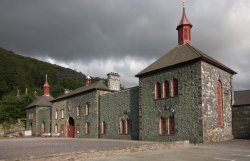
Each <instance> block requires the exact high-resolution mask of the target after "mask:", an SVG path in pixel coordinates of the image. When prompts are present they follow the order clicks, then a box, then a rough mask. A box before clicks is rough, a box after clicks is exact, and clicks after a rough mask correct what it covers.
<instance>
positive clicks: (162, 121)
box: [159, 117, 164, 135]
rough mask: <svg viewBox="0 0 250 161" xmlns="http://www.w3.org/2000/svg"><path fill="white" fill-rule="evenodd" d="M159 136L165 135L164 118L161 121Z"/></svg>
mask: <svg viewBox="0 0 250 161" xmlns="http://www.w3.org/2000/svg"><path fill="white" fill-rule="evenodd" d="M159 135H164V118H163V117H160V121H159Z"/></svg>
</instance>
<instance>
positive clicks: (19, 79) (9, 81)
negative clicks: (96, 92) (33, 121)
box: [0, 48, 100, 123]
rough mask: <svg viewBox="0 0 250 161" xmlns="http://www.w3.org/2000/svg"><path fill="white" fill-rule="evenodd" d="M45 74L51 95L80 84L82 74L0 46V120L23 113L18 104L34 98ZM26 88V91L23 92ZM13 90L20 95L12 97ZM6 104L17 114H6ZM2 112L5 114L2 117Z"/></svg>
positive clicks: (41, 87) (39, 89) (28, 101)
mask: <svg viewBox="0 0 250 161" xmlns="http://www.w3.org/2000/svg"><path fill="white" fill-rule="evenodd" d="M45 74H48V82H49V84H50V87H51V90H50V91H51V95H52V96H53V97H58V96H59V95H61V94H63V92H64V89H71V90H72V89H75V88H78V87H80V86H83V85H84V81H83V78H84V77H85V75H84V74H82V73H80V72H76V71H74V70H72V69H69V68H64V67H61V66H58V65H54V64H50V63H47V62H43V61H39V60H37V59H34V58H29V57H24V56H21V55H17V54H15V53H14V52H12V51H8V50H6V49H3V48H0V123H1V121H3V120H5V119H6V118H8V117H10V118H18V117H25V115H24V114H25V113H24V109H20V108H23V106H26V105H27V104H29V103H30V102H31V101H32V100H33V99H35V93H37V95H41V94H42V91H43V84H44V81H45ZM97 80H100V78H93V82H95V81H97ZM26 88H27V91H28V94H27V95H25V93H26V92H25V91H26ZM17 90H19V93H20V98H16V95H17ZM27 97H28V98H27ZM16 99H18V100H16ZM20 101H21V102H20ZM22 101H24V102H22ZM14 102H17V104H18V105H15V103H14ZM20 104H22V106H20ZM17 106H18V107H17ZM9 108H12V109H14V108H18V111H19V112H18V113H19V114H18V115H17V116H11V115H9V114H8V111H9V110H10V109H9ZM16 113H17V112H16ZM3 115H6V116H5V118H3Z"/></svg>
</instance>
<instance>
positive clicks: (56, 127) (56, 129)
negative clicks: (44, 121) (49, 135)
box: [55, 124, 58, 133]
mask: <svg viewBox="0 0 250 161" xmlns="http://www.w3.org/2000/svg"><path fill="white" fill-rule="evenodd" d="M55 133H58V126H57V124H56V125H55Z"/></svg>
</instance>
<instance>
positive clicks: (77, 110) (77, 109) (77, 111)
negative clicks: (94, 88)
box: [76, 106, 80, 117]
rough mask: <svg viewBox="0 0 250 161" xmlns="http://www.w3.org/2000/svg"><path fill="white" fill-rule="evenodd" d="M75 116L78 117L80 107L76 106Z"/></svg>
mask: <svg viewBox="0 0 250 161" xmlns="http://www.w3.org/2000/svg"><path fill="white" fill-rule="evenodd" d="M76 117H80V107H79V106H77V107H76Z"/></svg>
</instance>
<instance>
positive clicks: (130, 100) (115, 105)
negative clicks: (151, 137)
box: [100, 87, 139, 140]
mask: <svg viewBox="0 0 250 161" xmlns="http://www.w3.org/2000/svg"><path fill="white" fill-rule="evenodd" d="M120 118H122V119H124V120H125V119H127V118H129V120H130V134H129V135H121V134H119V132H118V131H119V121H120ZM103 121H105V122H106V123H107V131H106V134H105V135H101V136H100V137H101V138H112V139H133V140H138V139H139V127H138V125H139V88H138V87H134V88H129V89H125V90H122V91H118V92H114V93H109V94H105V95H102V96H100V123H102V122H103Z"/></svg>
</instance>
